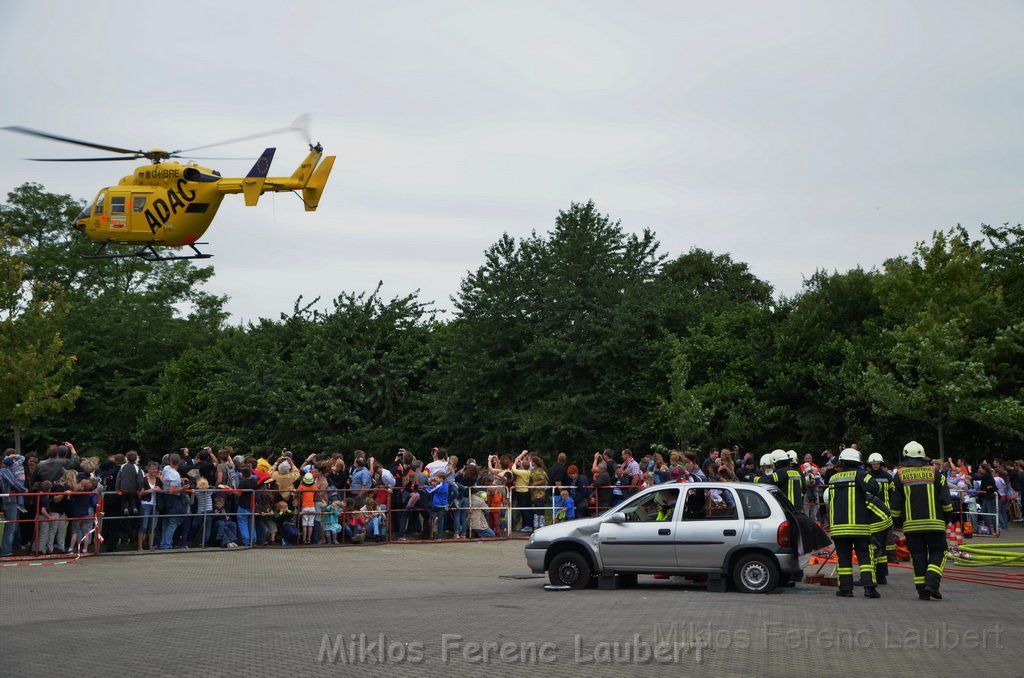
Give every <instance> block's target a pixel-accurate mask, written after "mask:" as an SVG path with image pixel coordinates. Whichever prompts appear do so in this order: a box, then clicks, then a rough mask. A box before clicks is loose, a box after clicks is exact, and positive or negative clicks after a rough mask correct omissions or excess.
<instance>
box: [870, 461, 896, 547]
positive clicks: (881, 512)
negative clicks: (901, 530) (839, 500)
mask: <svg viewBox="0 0 1024 678" xmlns="http://www.w3.org/2000/svg"><path fill="white" fill-rule="evenodd" d="M868 476H869V477H873V478H875V481H876V482H878V487H879V489H880V490H882V491H884V489H883V488H884V487H885V485H884V484H883V483H881V482H880V481H879V480H878V478H877V477H875V476H873V475H872V474H871V473H870V472H869V473H868ZM889 484H890V485H891V483H889ZM864 499H865V501H867V503H868V513H869V514H870V519H871V524H870V525H869V526H868V531H869V532H871V534H878V533H879V532H885V531H886V530H888V529H890V528H891V527H892V513H891V511H890V509H889V507H888V506H886V505H885V500H884V499H883V498H882V495H881V494H879V495H877V496H876V495H873V494H867V495H864Z"/></svg>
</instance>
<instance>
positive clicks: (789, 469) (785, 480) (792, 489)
mask: <svg viewBox="0 0 1024 678" xmlns="http://www.w3.org/2000/svg"><path fill="white" fill-rule="evenodd" d="M794 454H795V453H794ZM772 463H773V464H774V465H775V470H774V471H773V472H772V473H769V474H767V475H763V476H758V477H757V478H755V479H754V482H755V483H761V484H763V485H774V486H775V487H777V488H779V489H780V490H782V494H784V495H786V499H789V503H790V504H792V505H793V506H794V507H796V510H797V511H803V508H804V474H802V473H800V469H798V468H797V467H796V466H793V465H792V464H790V461H789V453H788V452H786V451H785V450H775V451H774V452H772Z"/></svg>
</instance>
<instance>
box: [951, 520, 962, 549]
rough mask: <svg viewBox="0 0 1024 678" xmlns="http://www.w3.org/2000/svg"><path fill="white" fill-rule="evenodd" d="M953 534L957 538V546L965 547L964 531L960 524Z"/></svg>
mask: <svg viewBox="0 0 1024 678" xmlns="http://www.w3.org/2000/svg"><path fill="white" fill-rule="evenodd" d="M953 534H954V536H955V537H956V544H957V546H963V545H964V531H963V529H962V528H961V527H960V523H957V524H956V529H955V530H954V532H953Z"/></svg>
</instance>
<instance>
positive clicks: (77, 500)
mask: <svg viewBox="0 0 1024 678" xmlns="http://www.w3.org/2000/svg"><path fill="white" fill-rule="evenodd" d="M79 476H80V477H79V480H78V482H77V483H75V492H78V493H83V494H73V495H71V497H70V499H68V518H69V519H70V520H71V549H70V550H71V551H72V552H74V553H77V552H82V553H85V552H86V551H87V550H88V548H89V543H88V540H86V539H85V535H86V534H88V532H89V530H91V529H92V527H93V524H94V521H93V518H94V517H95V515H96V506H97V505H98V504H99V495H97V494H96V480H95V479H94V478H90V477H88V475H86V474H84V473H80V474H79ZM84 493H88V494H84Z"/></svg>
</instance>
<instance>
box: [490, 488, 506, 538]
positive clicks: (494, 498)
mask: <svg viewBox="0 0 1024 678" xmlns="http://www.w3.org/2000/svg"><path fill="white" fill-rule="evenodd" d="M495 482H497V481H495ZM502 482H504V480H503V481H502ZM506 491H507V490H506V488H504V487H500V486H495V487H490V488H488V490H487V506H489V507H490V511H488V516H487V522H488V524H489V525H490V526H491V529H492V530H494V533H495V534H499V535H500V534H503V532H502V529H501V526H502V525H504V523H505V515H504V513H505V510H504V509H505V505H506V501H505V493H506Z"/></svg>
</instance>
